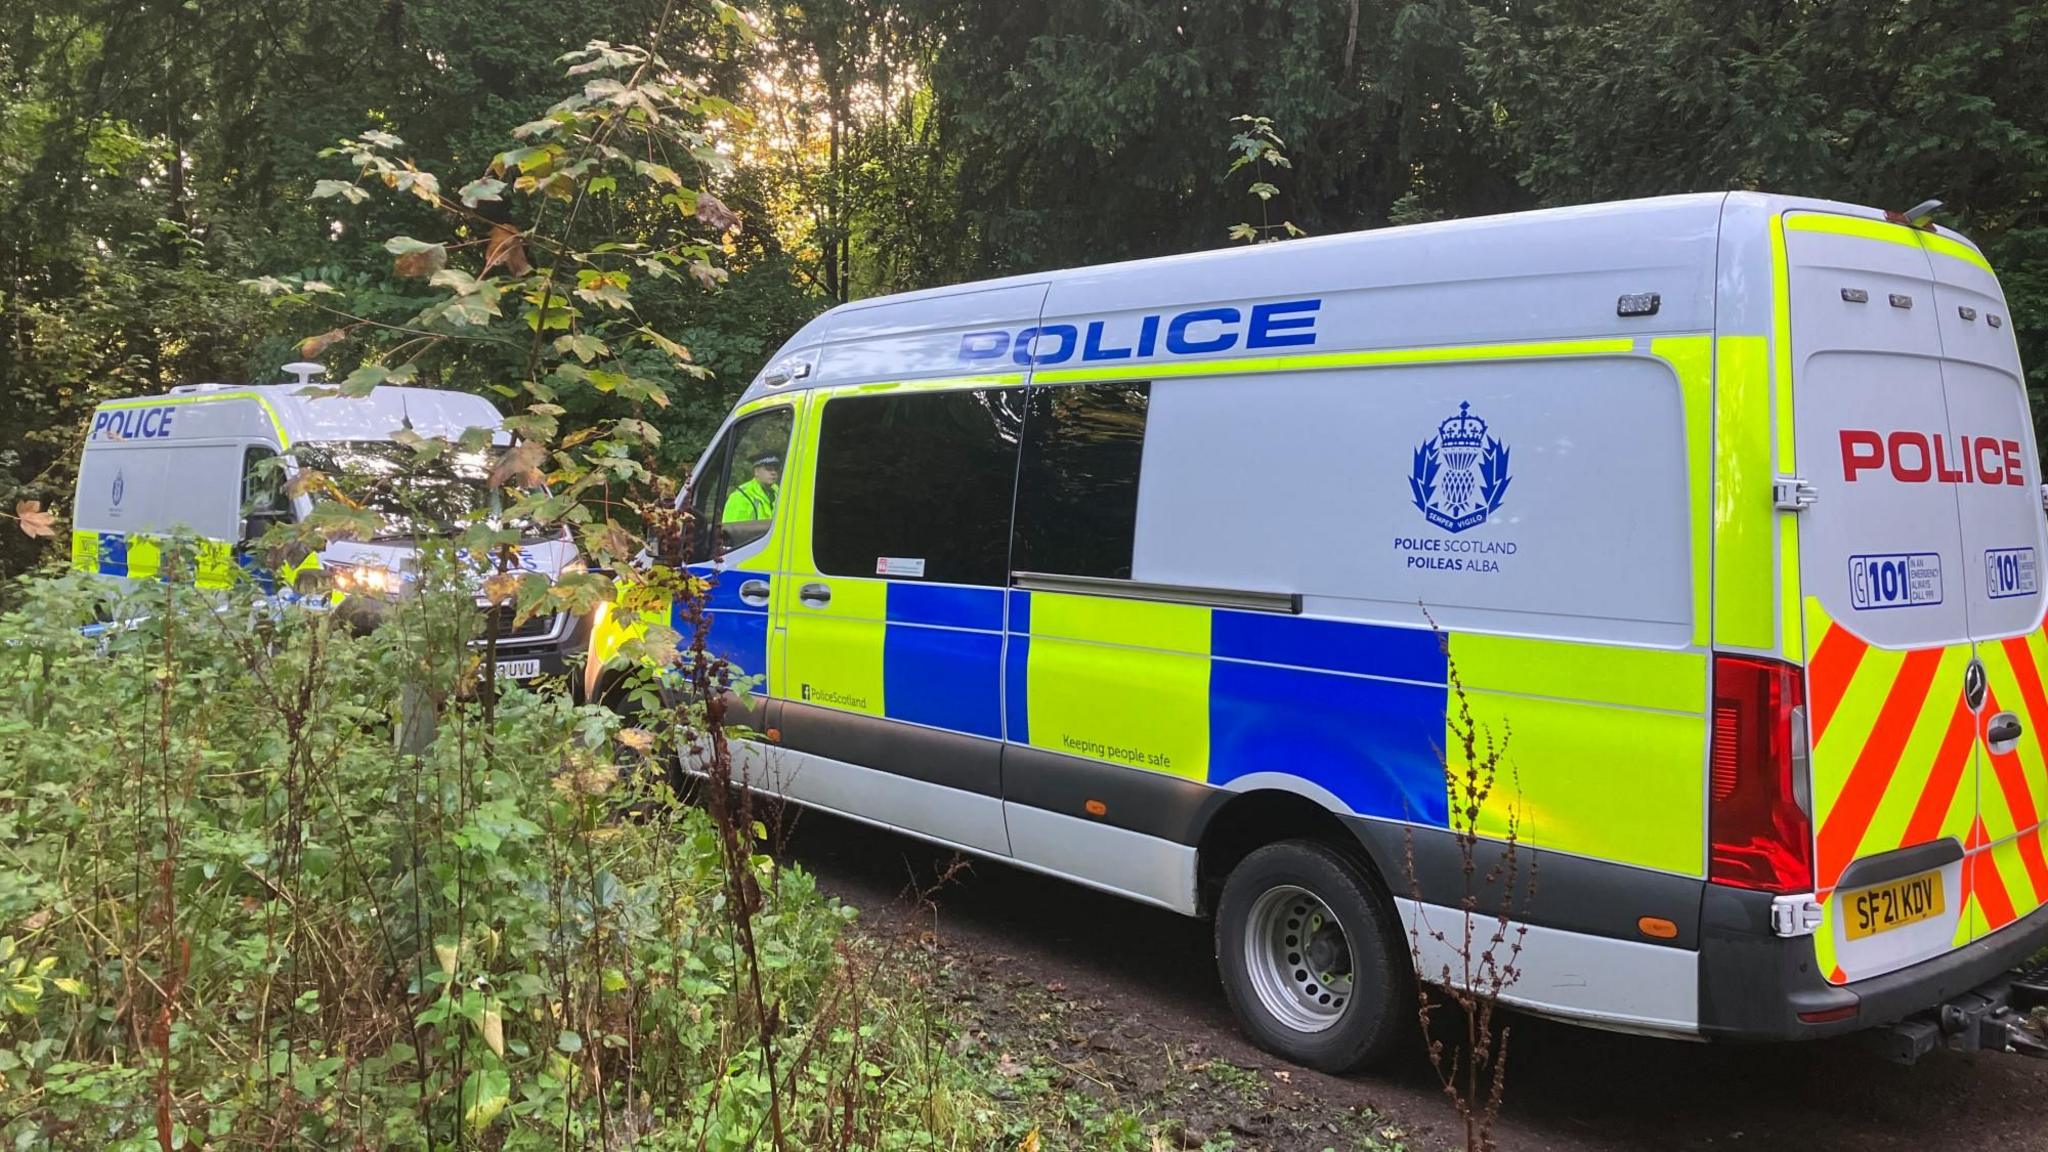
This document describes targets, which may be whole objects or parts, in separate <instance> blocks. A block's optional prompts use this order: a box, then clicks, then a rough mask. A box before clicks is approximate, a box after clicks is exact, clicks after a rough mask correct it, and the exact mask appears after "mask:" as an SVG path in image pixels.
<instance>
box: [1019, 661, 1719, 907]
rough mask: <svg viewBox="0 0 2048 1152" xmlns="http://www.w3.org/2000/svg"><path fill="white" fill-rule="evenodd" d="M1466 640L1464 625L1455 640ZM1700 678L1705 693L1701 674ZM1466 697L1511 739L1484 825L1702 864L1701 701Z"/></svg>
mask: <svg viewBox="0 0 2048 1152" xmlns="http://www.w3.org/2000/svg"><path fill="white" fill-rule="evenodd" d="M1468 639H1469V638H1468V637H1466V636H1463V635H1459V636H1458V637H1456V638H1455V639H1453V641H1452V646H1453V647H1454V648H1456V647H1460V646H1462V645H1464V644H1465V642H1466V641H1467V640H1468ZM1697 659H1698V660H1699V661H1700V662H1702V663H1703V662H1704V657H1700V658H1697ZM1701 681H1702V683H1701V693H1702V696H1704V692H1705V684H1704V672H1702V675H1701ZM1467 701H1468V703H1469V704H1470V705H1471V708H1472V715H1473V719H1474V721H1475V722H1477V723H1478V724H1479V725H1481V727H1482V728H1483V729H1484V733H1483V734H1482V738H1481V744H1480V749H1481V755H1484V749H1485V735H1486V734H1490V735H1491V736H1492V738H1493V739H1495V740H1500V739H1501V738H1503V737H1505V738H1506V740H1507V751H1506V753H1505V756H1504V757H1503V763H1502V765H1501V770H1502V775H1501V778H1500V781H1499V785H1498V786H1497V787H1496V788H1495V789H1494V790H1493V792H1492V794H1491V795H1490V796H1489V797H1488V798H1487V801H1486V804H1485V806H1484V807H1483V808H1482V810H1481V812H1480V817H1479V832H1480V834H1481V835H1484V836H1492V837H1495V838H1504V837H1505V836H1506V835H1507V818H1508V813H1509V811H1510V809H1511V808H1512V809H1515V810H1516V812H1517V817H1516V819H1517V827H1516V835H1517V836H1518V837H1519V838H1520V840H1521V841H1522V842H1523V843H1524V844H1529V845H1532V846H1534V847H1538V848H1543V849H1547V850H1552V851H1559V852H1570V853H1573V854H1575V855H1580V856H1586V857H1590V858H1592V859H1596V860H1611V861H1614V862H1616V863H1620V864H1633V865H1636V866H1638V867H1642V868H1655V869H1658V870H1661V871H1665V872H1675V873H1679V874H1681V875H1686V876H1701V875H1704V874H1705V869H1706V823H1707V817H1706V810H1705V809H1706V784H1705V780H1704V777H1703V773H1704V771H1705V769H1704V768H1703V766H1702V762H1701V761H1702V750H1703V749H1704V748H1705V745H1706V739H1707V721H1706V717H1705V716H1704V715H1702V714H1700V713H1699V711H1698V709H1697V708H1695V709H1694V714H1692V715H1679V714H1677V713H1672V712H1642V711H1631V710H1628V709H1623V708H1613V707H1607V706H1603V705H1599V704H1590V703H1589V704H1580V703H1569V702H1565V701H1560V700H1532V699H1530V698H1528V697H1522V696H1516V697H1508V696H1499V695H1495V694H1493V693H1489V692H1468V693H1467ZM1452 707H1453V708H1455V707H1456V703H1455V701H1454V702H1453V704H1452ZM1032 722H1033V724H1034V725H1035V724H1036V723H1037V716H1036V714H1035V713H1034V714H1033V717H1032ZM1033 731H1034V733H1035V732H1036V729H1035V727H1034V729H1033ZM1456 738H1457V737H1456V734H1455V733H1454V732H1452V731H1451V730H1450V728H1449V725H1448V723H1447V724H1446V731H1445V739H1446V745H1445V746H1446V747H1449V748H1452V749H1454V751H1453V752H1452V760H1451V769H1452V771H1461V770H1463V768H1464V764H1463V762H1462V761H1463V756H1462V753H1461V752H1459V751H1456V750H1455V749H1457V748H1458V745H1456V744H1455V743H1452V741H1455V740H1456ZM1510 772H1511V773H1512V776H1511V777H1510V775H1509V773H1510Z"/></svg>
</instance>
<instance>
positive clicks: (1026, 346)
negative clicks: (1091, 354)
mask: <svg viewBox="0 0 2048 1152" xmlns="http://www.w3.org/2000/svg"><path fill="white" fill-rule="evenodd" d="M1047 337H1051V338H1052V339H1054V340H1057V341H1059V350H1058V351H1056V352H1046V351H1044V350H1042V349H1040V348H1039V346H1038V344H1039V341H1041V340H1043V339H1045V338H1047ZM1080 338H1081V334H1080V333H1079V332H1077V331H1075V330H1074V326H1073V325H1072V324H1047V325H1044V326H1043V327H1039V328H1026V329H1025V330H1023V331H1022V332H1019V333H1017V339H1016V342H1015V343H1014V344H1013V345H1012V349H1013V350H1012V351H1011V353H1010V359H1012V360H1014V361H1016V362H1017V363H1019V364H1030V363H1032V361H1033V359H1034V357H1035V358H1036V360H1037V362H1038V363H1040V364H1059V363H1063V362H1065V361H1066V360H1067V359H1068V358H1069V357H1071V356H1073V354H1074V344H1075V342H1076V341H1078V340H1080Z"/></svg>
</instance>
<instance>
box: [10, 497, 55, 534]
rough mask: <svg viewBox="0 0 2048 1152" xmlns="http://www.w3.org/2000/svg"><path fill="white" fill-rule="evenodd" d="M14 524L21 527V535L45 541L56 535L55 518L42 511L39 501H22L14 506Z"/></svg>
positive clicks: (41, 503) (41, 504)
mask: <svg viewBox="0 0 2048 1152" xmlns="http://www.w3.org/2000/svg"><path fill="white" fill-rule="evenodd" d="M14 519H15V522H16V523H18V524H20V525H21V531H22V534H23V535H25V536H32V537H35V538H37V539H42V540H47V539H49V538H50V537H52V536H55V535H56V534H57V528H56V523H57V518H56V517H55V516H52V515H51V514H50V513H48V512H45V511H43V502H42V501H40V500H23V501H22V502H21V503H19V504H16V505H15V506H14Z"/></svg>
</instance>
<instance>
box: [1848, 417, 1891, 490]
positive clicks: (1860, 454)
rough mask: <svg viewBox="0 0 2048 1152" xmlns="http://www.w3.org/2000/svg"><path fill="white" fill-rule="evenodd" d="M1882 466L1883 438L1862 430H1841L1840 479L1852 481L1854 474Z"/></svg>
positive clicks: (1854, 477)
mask: <svg viewBox="0 0 2048 1152" xmlns="http://www.w3.org/2000/svg"><path fill="white" fill-rule="evenodd" d="M1859 449H1860V451H1859ZM1883 464H1884V438H1883V437H1881V436H1879V435H1878V434H1877V433H1875V432H1872V431H1869V430H1867V429H1863V428H1844V429H1842V479H1844V480H1854V479H1856V473H1858V472H1868V471H1870V470H1871V469H1873V468H1878V467H1882V466H1883Z"/></svg>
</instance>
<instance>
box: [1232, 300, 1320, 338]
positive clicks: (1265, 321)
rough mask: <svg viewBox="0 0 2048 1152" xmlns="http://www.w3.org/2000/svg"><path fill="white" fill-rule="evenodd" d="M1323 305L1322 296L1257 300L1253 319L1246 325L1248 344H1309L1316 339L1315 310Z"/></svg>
mask: <svg viewBox="0 0 2048 1152" xmlns="http://www.w3.org/2000/svg"><path fill="white" fill-rule="evenodd" d="M1322 307H1323V302H1322V301H1321V300H1287V301H1282V302H1280V303H1277V304H1254V305H1252V319H1251V323H1250V324H1247V325H1246V326H1245V332H1244V346H1245V347H1246V348H1247V349H1256V348H1305V347H1308V346H1309V345H1312V344H1314V343H1315V342H1316V317H1315V313H1317V312H1319V311H1321V310H1322Z"/></svg>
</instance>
